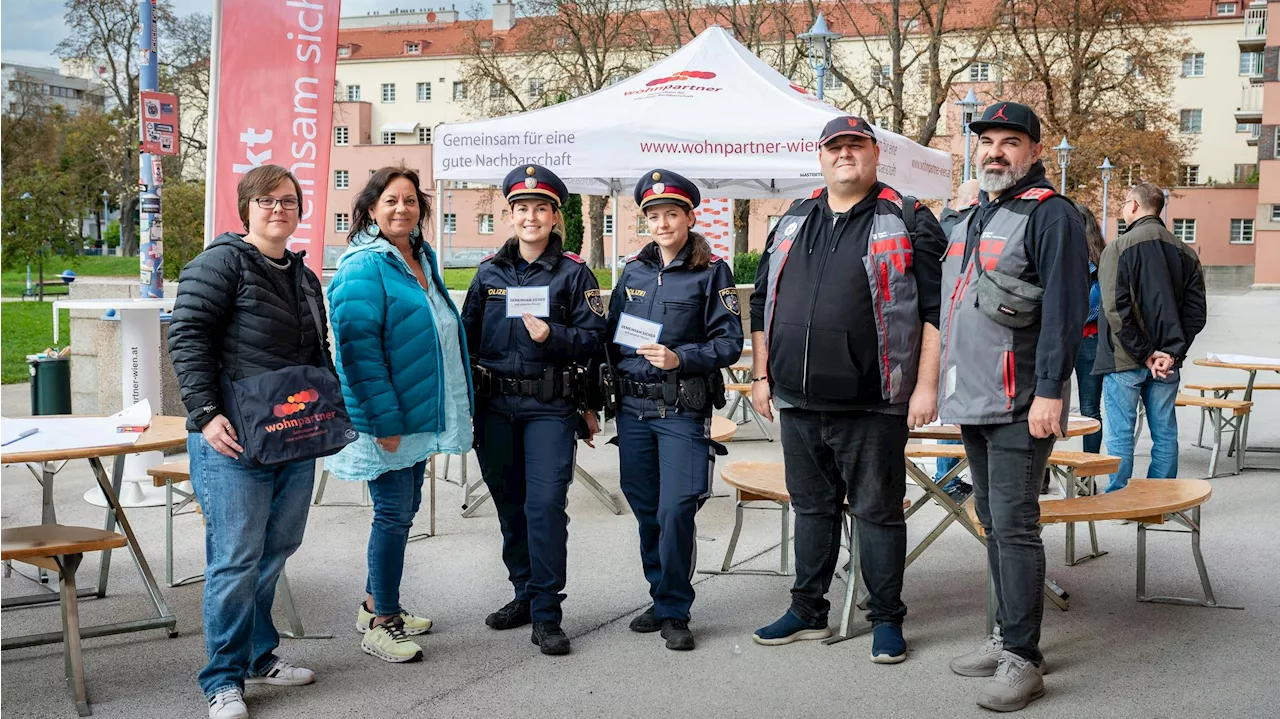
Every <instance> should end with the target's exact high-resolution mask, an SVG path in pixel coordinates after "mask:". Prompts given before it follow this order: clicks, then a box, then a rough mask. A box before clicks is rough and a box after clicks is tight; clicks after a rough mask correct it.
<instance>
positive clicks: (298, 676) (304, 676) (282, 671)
mask: <svg viewBox="0 0 1280 719" xmlns="http://www.w3.org/2000/svg"><path fill="white" fill-rule="evenodd" d="M315 680H316V673H315V672H313V671H311V670H310V669H304V668H302V667H295V666H294V665H292V664H290V663H289V662H286V661H285V660H283V659H279V658H277V659H276V660H275V661H274V662H272V663H271V666H269V667H267V670H266V671H265V672H263V673H261V674H259V675H257V676H251V677H245V679H244V683H245V684H273V685H275V686H278V687H300V686H302V685H303V684H310V683H311V682H314V681H315Z"/></svg>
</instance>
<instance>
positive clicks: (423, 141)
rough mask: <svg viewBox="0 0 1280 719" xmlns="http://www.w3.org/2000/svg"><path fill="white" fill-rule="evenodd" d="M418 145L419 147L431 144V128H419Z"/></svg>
mask: <svg viewBox="0 0 1280 719" xmlns="http://www.w3.org/2000/svg"><path fill="white" fill-rule="evenodd" d="M418 144H419V145H430V144H431V128H429V127H419V128H418Z"/></svg>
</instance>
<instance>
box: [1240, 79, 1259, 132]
mask: <svg viewBox="0 0 1280 719" xmlns="http://www.w3.org/2000/svg"><path fill="white" fill-rule="evenodd" d="M1236 122H1241V123H1244V122H1262V85H1257V84H1254V83H1252V82H1250V83H1245V85H1244V87H1242V88H1240V105H1239V106H1238V107H1237V108H1236Z"/></svg>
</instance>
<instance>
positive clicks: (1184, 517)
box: [969, 479, 1243, 629]
mask: <svg viewBox="0 0 1280 719" xmlns="http://www.w3.org/2000/svg"><path fill="white" fill-rule="evenodd" d="M1212 496H1213V488H1212V486H1210V484H1209V482H1208V481H1206V480H1203V479H1131V480H1129V484H1128V485H1127V486H1126V487H1125V488H1124V489H1120V490H1117V491H1115V492H1109V493H1107V494H1099V495H1094V496H1089V497H1075V498H1072V499H1042V500H1040V524H1041V525H1042V526H1043V525H1046V524H1070V523H1073V522H1100V521H1104V520H1109V519H1128V520H1131V521H1133V522H1136V523H1137V525H1138V553H1137V554H1138V557H1137V589H1138V592H1137V597H1138V601H1140V602H1156V603H1161V604H1180V605H1189V606H1200V607H1218V608H1224V609H1242V608H1243V607H1228V606H1226V605H1223V604H1219V603H1218V601H1217V599H1216V597H1215V596H1214V594H1213V585H1212V584H1211V583H1210V582H1209V572H1208V570H1207V569H1206V568H1205V563H1204V556H1203V555H1202V554H1201V553H1200V534H1201V528H1202V526H1203V523H1202V522H1201V519H1200V507H1201V505H1203V504H1204V503H1205V502H1207V501H1209V498H1210V497H1212ZM969 511H970V515H971V516H972V518H973V519H974V521H975V522H976V521H977V515H976V513H974V511H973V509H972V508H970V510H969ZM1167 523H1175V524H1178V525H1180V526H1182V527H1184V528H1185V529H1181V530H1179V529H1162V528H1158V527H1160V526H1161V525H1164V524H1167ZM979 528H980V529H981V525H979ZM1149 531H1150V532H1172V533H1175V534H1190V535H1191V555H1192V557H1193V558H1194V559H1195V563H1196V569H1197V571H1198V572H1199V574H1200V586H1201V589H1202V590H1203V591H1204V599H1191V598H1186V597H1164V596H1154V597H1153V596H1147V532H1149ZM989 577H990V568H989V567H988V586H990V579H989ZM988 605H989V606H988V620H987V625H988V629H990V628H991V627H992V626H994V622H995V618H994V615H993V614H992V613H991V612H992V611H993V609H992V608H993V607H994V603H993V602H989V603H988Z"/></svg>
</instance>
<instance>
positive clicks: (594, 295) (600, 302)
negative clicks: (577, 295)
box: [583, 290, 604, 317]
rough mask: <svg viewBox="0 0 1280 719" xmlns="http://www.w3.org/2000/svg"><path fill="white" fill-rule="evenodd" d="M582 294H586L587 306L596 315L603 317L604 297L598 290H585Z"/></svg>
mask: <svg viewBox="0 0 1280 719" xmlns="http://www.w3.org/2000/svg"><path fill="white" fill-rule="evenodd" d="M583 294H585V295H586V296H587V307H590V308H591V311H592V312H594V313H596V314H597V315H600V316H601V317H604V298H603V297H601V295H600V290H587V291H586V292H584V293H583Z"/></svg>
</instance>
